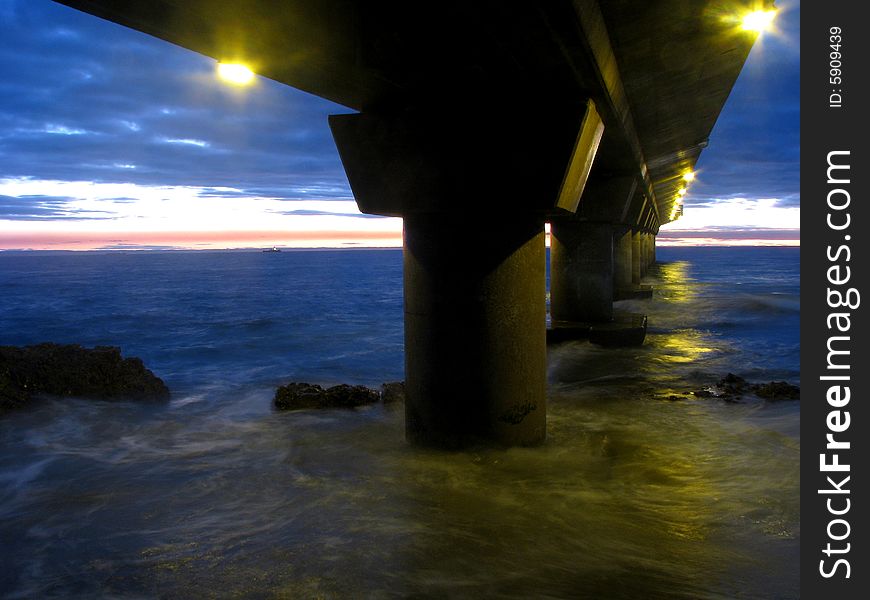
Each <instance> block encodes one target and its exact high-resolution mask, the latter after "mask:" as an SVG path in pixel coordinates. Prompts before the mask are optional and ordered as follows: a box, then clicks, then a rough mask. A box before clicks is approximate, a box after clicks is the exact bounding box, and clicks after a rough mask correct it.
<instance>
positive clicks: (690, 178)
mask: <svg viewBox="0 0 870 600" xmlns="http://www.w3.org/2000/svg"><path fill="white" fill-rule="evenodd" d="M694 180H695V173H694V172H692V171H689V172H687V173H683V181H685V182H687V183H688V182H690V181H694Z"/></svg>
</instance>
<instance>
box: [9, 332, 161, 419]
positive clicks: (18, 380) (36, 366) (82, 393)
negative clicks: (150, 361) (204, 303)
mask: <svg viewBox="0 0 870 600" xmlns="http://www.w3.org/2000/svg"><path fill="white" fill-rule="evenodd" d="M38 395H50V396H72V397H79V398H97V399H103V400H119V399H129V400H168V399H169V388H167V387H166V384H165V383H163V380H161V379H160V378H159V377H157V376H156V375H154V373H152V372H151V371H149V370H148V369H146V368H145V365H144V364H142V361H141V360H140V359H138V358H134V357H128V358H123V357H122V356H121V350H120V348H115V347H111V346H97V347H95V348H93V349H88V348H83V347H82V346H79V345H77V344H48V343H46V344H37V345H35V346H25V347H16V346H0V408H16V407H20V406H24V405H26V404H27V403H28V402H30V400H32V399H33V398H34V397H35V396H38Z"/></svg>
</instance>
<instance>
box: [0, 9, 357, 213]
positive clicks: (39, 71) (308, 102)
mask: <svg viewBox="0 0 870 600" xmlns="http://www.w3.org/2000/svg"><path fill="white" fill-rule="evenodd" d="M0 14H2V15H3V19H2V20H0V39H2V40H3V43H2V45H0V178H4V177H6V178H15V177H31V178H34V179H58V180H80V181H81V180H83V181H98V182H113V183H127V182H129V183H136V184H142V185H193V186H212V187H219V186H226V187H233V188H237V189H241V190H245V191H247V190H249V189H257V190H264V189H268V190H269V192H270V194H271V195H274V196H277V197H283V198H299V197H302V198H336V197H338V198H349V197H351V193H350V189H349V187H348V184H347V180H346V178H345V175H344V170H343V169H342V167H341V163H340V161H339V159H338V154H337V152H336V150H335V146H334V143H333V141H332V138H331V136H330V133H329V128H328V125H327V121H326V117H327V115H328V114H331V113H336V112H347V109H345V108H343V107H340V106H338V105H335V104H332V103H330V102H327V101H325V100H322V99H320V98H316V97H314V96H311V95H308V94H305V93H303V92H300V91H297V90H294V89H292V88H289V87H287V86H282V85H279V84H277V83H275V82H272V81H268V80H263V79H260V80H259V83H258V85H257V87H256V89H252V90H244V91H243V90H236V89H230V88H228V87H227V86H225V85H223V84H221V83H219V82H218V81H217V80H216V78H215V77H214V76H213V68H214V61H212V60H211V59H209V58H206V57H203V56H201V55H198V54H195V53H193V52H190V51H188V50H184V49H181V48H178V47H176V46H173V45H171V44H168V43H166V42H162V41H160V40H157V39H154V38H151V37H149V36H146V35H144V34H141V33H139V32H136V31H133V30H130V29H126V28H124V27H121V26H118V25H115V24H113V23H108V22H106V21H102V20H100V19H97V18H94V17H92V16H89V15H85V14H82V13H79V12H78V11H74V10H72V9H69V8H66V7H64V6H61V5H58V4H55V3H53V2H50V1H49V0H26V1H25V0H0ZM173 140H175V141H174V142H173ZM179 140H192V141H196V142H197V143H184V142H181V141H179Z"/></svg>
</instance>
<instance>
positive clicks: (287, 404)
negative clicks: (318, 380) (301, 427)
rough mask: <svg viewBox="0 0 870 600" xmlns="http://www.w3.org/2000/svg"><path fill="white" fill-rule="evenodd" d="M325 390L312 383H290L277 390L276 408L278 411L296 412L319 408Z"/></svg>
mask: <svg viewBox="0 0 870 600" xmlns="http://www.w3.org/2000/svg"><path fill="white" fill-rule="evenodd" d="M321 396H323V388H322V387H320V386H319V385H316V384H310V383H296V382H293V383H288V384H287V385H282V386H281V387H279V388H278V389H277V390H275V408H277V409H278V410H296V409H300V408H318V407H319V406H320V398H321Z"/></svg>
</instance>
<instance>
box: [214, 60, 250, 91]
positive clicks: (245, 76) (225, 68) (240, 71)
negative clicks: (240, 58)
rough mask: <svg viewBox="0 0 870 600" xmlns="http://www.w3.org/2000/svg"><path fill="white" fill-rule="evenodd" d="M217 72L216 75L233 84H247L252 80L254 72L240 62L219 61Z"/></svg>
mask: <svg viewBox="0 0 870 600" xmlns="http://www.w3.org/2000/svg"><path fill="white" fill-rule="evenodd" d="M217 73H218V77H220V78H221V79H223V80H224V81H226V82H227V83H231V84H233V85H239V86H243V85H249V84H250V83H251V82H253V81H254V72H253V71H252V70H251V69H249V68H248V67H246V66H245V65H243V64H240V63H224V62H219V63H218V65H217Z"/></svg>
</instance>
